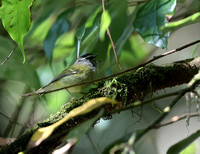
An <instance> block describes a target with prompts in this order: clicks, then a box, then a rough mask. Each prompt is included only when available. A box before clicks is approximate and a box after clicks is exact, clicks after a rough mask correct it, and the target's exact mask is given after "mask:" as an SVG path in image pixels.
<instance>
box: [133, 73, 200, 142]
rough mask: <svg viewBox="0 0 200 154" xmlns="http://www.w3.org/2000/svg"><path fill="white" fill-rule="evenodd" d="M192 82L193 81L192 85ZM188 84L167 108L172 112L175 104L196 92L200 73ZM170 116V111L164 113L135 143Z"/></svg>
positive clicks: (199, 81)
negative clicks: (192, 91)
mask: <svg viewBox="0 0 200 154" xmlns="http://www.w3.org/2000/svg"><path fill="white" fill-rule="evenodd" d="M191 81H193V82H192V83H191ZM191 81H190V82H189V83H190V84H188V87H187V88H184V89H182V90H181V91H180V92H179V94H178V95H177V96H176V97H175V98H174V99H173V101H172V102H171V103H170V104H169V106H168V107H167V108H168V109H169V110H171V109H172V108H173V107H174V106H175V104H176V103H177V102H178V101H179V99H180V98H181V97H182V96H183V95H184V94H185V93H186V92H189V91H191V90H194V88H195V87H196V86H197V85H198V84H199V83H200V73H198V74H197V75H195V76H194V78H193V79H192V80H191ZM168 114H169V111H165V112H163V113H162V114H161V115H160V116H159V118H158V119H157V120H156V121H154V122H153V123H152V124H151V125H150V126H148V127H147V128H146V129H144V130H143V131H142V132H141V133H140V134H138V136H137V137H136V140H135V141H138V140H139V139H140V138H141V137H143V136H144V135H145V134H146V133H147V132H149V131H150V130H151V129H153V128H154V127H155V126H156V125H158V124H159V123H160V122H161V121H162V120H163V119H164V118H165V117H166V116H167V115H168Z"/></svg>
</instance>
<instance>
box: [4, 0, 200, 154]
mask: <svg viewBox="0 0 200 154" xmlns="http://www.w3.org/2000/svg"><path fill="white" fill-rule="evenodd" d="M102 2H103V0H102V1H100V0H87V1H85V0H83V1H73V0H59V1H52V0H19V1H13V0H2V2H1V5H0V19H1V25H0V26H1V29H0V53H1V57H0V60H1V62H2V61H4V60H5V59H6V58H7V57H8V55H9V53H10V52H11V51H12V50H14V51H13V54H12V55H11V56H10V57H8V59H7V60H6V62H5V63H4V64H3V65H2V66H1V67H0V71H1V73H0V83H1V85H0V89H1V92H2V98H0V102H1V104H0V106H2V109H0V112H2V113H4V108H6V109H5V113H6V114H7V117H12V115H11V114H12V112H13V108H12V106H14V107H16V106H17V105H18V103H20V101H21V100H20V99H19V98H20V94H21V91H23V89H26V88H27V87H28V89H29V91H26V92H35V91H36V90H37V89H38V88H39V87H42V86H43V85H46V84H48V83H49V82H50V81H51V79H52V78H53V76H56V75H57V74H59V73H60V72H61V71H62V70H63V69H65V68H67V67H69V66H70V65H71V64H73V62H74V61H75V59H76V58H77V56H80V55H83V54H85V53H92V54H95V55H98V56H97V59H98V64H99V68H100V71H99V73H98V74H97V75H96V78H100V77H105V76H108V75H112V74H115V73H117V72H120V69H119V68H118V65H117V62H116V59H115V56H114V51H113V46H112V44H111V40H110V38H109V36H108V35H107V32H106V31H107V29H109V30H110V34H111V38H112V40H113V42H114V44H115V48H116V52H117V53H116V54H117V56H118V58H119V61H120V64H121V65H122V68H123V70H121V71H124V70H126V69H128V68H133V67H134V66H138V65H139V64H141V63H143V62H144V61H146V59H147V58H149V55H150V54H151V53H152V51H155V50H156V49H158V48H161V49H167V47H168V46H169V45H168V39H169V37H170V33H172V32H175V31H176V30H181V29H182V28H184V27H185V26H188V25H192V24H194V23H197V24H198V23H199V21H200V20H199V13H200V7H199V6H200V5H199V4H200V2H199V1H198V0H193V3H192V5H191V7H190V8H187V7H185V6H187V5H188V3H189V2H186V1H184V0H183V1H181V0H145V1H133V0H125V1H122V0H107V1H105V9H106V10H105V11H104V10H103V7H102ZM175 34H176V33H175ZM198 37H199V36H198ZM193 41H194V40H193ZM14 44H17V45H18V46H17V48H16V49H15V45H14ZM177 47H178V46H177ZM20 50H21V53H22V56H21V54H20ZM195 51H198V46H197V47H196V48H195ZM25 53H26V54H25ZM196 54H198V53H197V52H196ZM25 59H26V62H25ZM22 61H23V62H24V63H22ZM151 66H152V67H151ZM173 66H174V65H173ZM169 67H171V66H169ZM180 70H181V69H180V68H178V67H177V72H181V71H180ZM168 71H169V70H168V69H167V67H165V70H164V71H163V72H168ZM125 72H126V71H125ZM127 72H128V71H127ZM146 72H147V73H146ZM163 72H157V71H156V70H155V69H153V65H149V66H148V67H146V68H145V71H144V69H143V68H139V69H138V70H137V71H136V73H135V77H136V79H135V80H134V81H132V80H131V79H132V78H131V75H129V74H126V75H125V78H124V79H121V80H123V81H125V80H127V82H125V83H130V82H128V81H131V83H132V84H131V86H132V87H131V88H133V89H134V86H135V87H141V88H139V89H135V90H136V91H139V92H141V93H139V94H138V95H137V96H136V94H135V93H134V94H132V93H131V92H132V91H130V89H131V88H124V87H126V85H125V84H124V85H121V84H120V81H118V80H116V78H113V79H112V80H109V81H105V82H104V81H102V82H99V83H97V84H95V86H97V87H98V86H99V85H102V84H103V85H104V89H102V91H101V92H102V94H99V92H93V94H94V95H96V98H94V99H97V100H98V99H100V98H98V97H100V95H102V96H107V97H111V98H112V99H115V100H117V98H118V97H117V96H120V97H123V102H120V103H122V104H123V105H124V106H125V107H127V105H129V104H128V103H130V104H131V103H133V102H134V101H135V100H134V98H137V99H139V101H142V100H143V99H144V98H143V96H146V95H147V93H149V94H150V93H151V95H153V92H154V91H151V90H152V89H153V88H155V87H153V86H152V85H153V84H154V83H156V82H161V81H162V79H163V78H164V77H163V74H162V73H163ZM191 72H192V71H191ZM152 74H155V76H159V77H158V79H157V78H155V76H154V75H152ZM177 74H178V73H177ZM168 75H169V78H170V76H171V74H169V72H168ZM179 75H181V73H179ZM177 76H178V75H177ZM188 76H189V75H188ZM137 77H138V78H139V79H140V80H137ZM146 78H149V80H144V79H146ZM151 79H152V80H151ZM177 79H179V77H177V78H176V77H175V78H174V83H175V82H176V80H177ZM146 81H149V83H148V84H142V83H146ZM169 81H171V80H168V82H169ZM165 82H166V84H165V85H168V83H167V81H165ZM176 84H177V85H178V84H179V82H178V81H177V82H176ZM176 84H173V85H176ZM129 86H130V85H129ZM91 87H92V86H91ZM91 87H89V89H92V88H91ZM119 87H120V89H118V88H119ZM15 88H16V89H18V88H19V89H20V90H17V91H16V92H15ZM145 88H146V89H145ZM144 89H145V90H144ZM104 91H106V92H108V93H107V94H106V93H105V92H104ZM144 91H145V92H146V91H148V92H146V93H142V92H144ZM180 91H181V90H180ZM19 93H20V94H19ZM119 93H120V94H119ZM197 93H198V92H195V90H194V95H195V97H199V94H197ZM118 94H119V95H118ZM73 95H75V96H76V97H78V98H79V97H80V98H81V97H85V96H84V95H81V94H80V95H79V94H73ZM69 97H70V96H69V95H68V94H67V93H66V92H64V91H62V92H57V93H56V94H49V95H45V96H44V97H42V98H41V97H40V98H36V97H34V98H33V99H32V98H26V99H24V101H25V102H33V103H35V104H39V107H38V108H37V105H36V106H35V107H34V108H32V107H31V106H29V105H26V106H24V107H23V108H24V109H22V108H21V109H20V110H21V113H23V112H24V111H30V113H32V115H31V116H30V117H28V116H26V115H27V114H28V112H24V113H23V116H22V117H28V118H27V119H25V118H24V119H23V120H22V123H25V121H31V120H30V119H32V121H35V118H34V116H33V115H34V114H33V113H34V112H36V113H37V114H36V115H37V116H36V119H37V118H38V119H39V118H41V117H40V113H41V112H44V111H46V113H44V114H43V116H48V115H49V113H52V112H56V111H57V110H58V108H60V107H61V105H63V104H64V103H66V100H67V99H68V98H69ZM127 97H129V98H128V99H132V101H133V102H128V103H127V101H126V100H127ZM90 99H91V100H90ZM108 99H109V98H106V99H105V100H103V102H102V103H109V102H112V101H114V100H112V101H108ZM190 99H192V97H191V98H190ZM197 100H198V99H197ZM90 101H93V99H92V98H91V97H90V96H89V97H88V101H87V102H90ZM198 101H199V100H198ZM198 101H197V102H198ZM6 102H8V103H6ZM11 102H12V103H11ZM72 102H73V98H72ZM151 102H153V101H151ZM83 103H85V104H87V103H86V102H81V103H80V104H78V105H77V106H76V105H74V106H73V105H72V106H73V107H72V108H70V109H73V108H75V107H77V108H76V109H81V108H84V106H82V104H83ZM6 104H7V106H6ZM74 104H75V103H74ZM96 105H97V106H98V104H96ZM139 105H140V104H139ZM100 106H101V105H99V106H98V107H91V108H87V107H86V108H84V112H83V113H88V112H89V111H91V110H97V108H99V107H100ZM152 106H153V105H152ZM165 107H166V106H165ZM165 107H164V108H165ZM10 108H12V109H11V111H12V112H11V111H10ZM127 109H129V108H128V107H127ZM74 110H75V109H74ZM74 110H72V111H71V112H70V110H69V111H68V112H69V115H70V114H71V113H72V112H73V111H74ZM124 110H125V109H124ZM144 110H145V109H144ZM148 110H149V109H147V110H145V111H147V112H148ZM159 110H160V109H159ZM80 111H81V110H80ZM86 111H87V112H86ZM160 111H163V112H165V110H160ZM169 111H170V110H169ZM103 112H104V111H103V110H102V111H101V112H99V114H98V115H97V116H95V117H93V118H90V119H85V122H84V123H82V124H77V127H76V128H72V130H71V131H70V132H69V134H72V135H71V136H78V137H77V138H78V140H80V138H81V137H82V136H83V135H84V134H86V133H87V132H88V130H89V129H90V128H91V127H92V125H93V124H94V122H95V121H96V120H98V119H99V118H100V117H102V116H103V115H104V116H105V114H103ZM83 113H82V114H83ZM104 113H105V112H104ZM148 113H149V115H151V113H150V112H148ZM59 114H60V113H59ZM82 114H78V115H77V116H78V117H79V116H80V117H81V116H82ZM159 114H161V115H162V114H163V113H162V112H161V113H159ZM2 115H4V114H2ZM13 115H14V114H13ZM69 115H62V118H63V117H65V118H66V117H68V116H69ZM106 116H108V115H106ZM83 117H84V116H83ZM141 117H142V116H141ZM157 117H158V116H157ZM42 118H43V117H42ZM65 118H63V119H65ZM70 118H71V119H73V118H74V117H70ZM16 119H17V120H20V117H17V118H16ZM33 119H34V120H33ZM54 120H55V119H52V123H50V124H52V125H50V124H49V125H50V126H49V127H53V126H55V125H56V124H57V123H60V121H58V122H57V121H56V120H55V121H54ZM59 120H60V119H59ZM68 120H69V118H67V121H68ZM162 120H163V119H162ZM0 121H2V123H3V120H1V119H0ZM11 121H12V119H11ZM61 121H62V120H61ZM151 121H152V119H151ZM17 122H18V121H14V123H17ZM54 122H57V123H54ZM87 122H88V123H87ZM53 123H54V124H53ZM63 123H66V121H63V122H62V123H61V124H63ZM61 124H60V125H61ZM32 125H33V124H32ZM60 125H58V126H57V125H56V127H53V129H51V130H50V133H49V135H51V134H52V132H53V131H54V129H55V128H57V127H60ZM149 125H150V124H149V123H148V124H147V125H145V128H149V127H148V126H149ZM38 127H39V125H37V128H38ZM14 128H15V126H13V130H12V132H10V134H9V135H10V136H12V137H16V136H17V135H16V134H17V132H24V129H22V128H23V127H22V128H21V129H14ZM45 128H46V127H45ZM47 128H48V127H47ZM81 128H83V130H84V131H83V132H81ZM5 129H6V128H3V127H2V128H0V132H3V131H5ZM150 129H152V128H150ZM40 130H42V128H40V129H38V131H37V133H38V132H39V133H38V134H39V135H42V134H41V132H40ZM140 130H144V129H143V128H141V129H139V130H137V131H136V130H131V132H130V133H129V134H128V135H127V136H125V137H122V138H121V139H120V140H117V139H114V138H113V141H112V144H111V142H110V143H109V144H105V145H104V147H107V148H105V149H106V150H111V149H113V146H114V145H117V144H118V145H117V150H116V149H115V150H116V151H118V150H119V151H123V152H127V151H128V152H133V153H134V152H135V151H140V150H138V148H137V146H135V145H137V140H136V139H137V135H138V132H140ZM77 132H78V135H77V134H76V133H77ZM37 133H36V134H37ZM42 133H44V134H45V133H48V132H47V131H46V130H45V129H43V131H42ZM197 133H198V135H196V133H194V134H193V135H191V136H189V137H187V138H186V139H184V140H182V141H180V142H179V143H177V144H174V145H173V146H172V147H171V148H170V149H169V150H168V153H173V152H174V151H177V152H180V151H181V150H183V149H185V148H186V147H187V146H188V145H189V144H190V143H192V142H193V141H194V136H195V139H196V138H197V137H198V136H199V131H198V132H197ZM13 134H14V135H13ZM144 134H145V133H144ZM0 135H2V134H0ZM49 135H48V136H49ZM36 136H37V135H36ZM65 136H67V137H65V139H64V140H63V141H68V139H69V138H72V137H71V136H70V135H65ZM4 137H8V136H4ZM46 137H47V136H46ZM119 137H120V136H118V137H117V138H119ZM41 138H42V137H41ZM41 138H40V137H38V136H37V138H36V141H38V140H40V139H41ZM191 138H192V139H191ZM45 139H46V138H42V140H45ZM40 142H41V140H40ZM166 142H167V141H166ZM76 143H77V142H76ZM73 144H75V143H73ZM108 145H110V146H109V147H108ZM127 145H128V146H127ZM71 146H72V145H71ZM128 147H132V148H131V149H128ZM135 147H136V150H135V149H134V148H135ZM174 149H175V150H174ZM23 150H24V149H23ZM102 151H103V149H102Z"/></svg>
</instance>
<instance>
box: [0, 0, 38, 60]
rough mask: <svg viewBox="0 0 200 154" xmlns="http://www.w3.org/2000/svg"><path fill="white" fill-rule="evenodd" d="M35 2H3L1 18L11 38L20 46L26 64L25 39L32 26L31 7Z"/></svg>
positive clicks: (5, 0)
mask: <svg viewBox="0 0 200 154" xmlns="http://www.w3.org/2000/svg"><path fill="white" fill-rule="evenodd" d="M33 1H34V0H2V6H1V8H0V18H1V20H2V22H3V26H4V27H5V29H6V30H7V32H8V33H9V35H10V37H11V38H12V39H13V40H14V41H15V42H16V43H17V44H18V45H19V47H20V49H21V52H22V55H23V57H24V62H25V53H24V47H23V39H24V36H25V35H26V33H27V32H28V31H29V28H30V26H31V13H30V7H31V6H32V4H33Z"/></svg>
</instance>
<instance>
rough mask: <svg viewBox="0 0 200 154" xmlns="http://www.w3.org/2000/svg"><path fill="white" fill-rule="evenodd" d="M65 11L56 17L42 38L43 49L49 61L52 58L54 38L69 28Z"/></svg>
mask: <svg viewBox="0 0 200 154" xmlns="http://www.w3.org/2000/svg"><path fill="white" fill-rule="evenodd" d="M67 13H68V12H64V13H62V14H61V15H60V17H58V19H57V21H56V22H55V23H54V25H53V26H52V27H51V29H50V31H49V32H48V34H47V36H46V38H45V40H44V51H45V53H46V55H47V58H48V60H49V61H50V62H51V60H52V55H53V50H54V46H55V42H56V40H57V39H58V38H59V37H60V36H61V35H62V34H63V33H65V32H67V31H68V29H69V23H68V21H67V18H66V15H67Z"/></svg>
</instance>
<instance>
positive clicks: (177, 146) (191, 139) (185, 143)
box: [167, 130, 200, 154]
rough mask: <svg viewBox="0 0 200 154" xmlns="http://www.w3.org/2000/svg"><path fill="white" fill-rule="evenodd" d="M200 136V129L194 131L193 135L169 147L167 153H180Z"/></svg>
mask: <svg viewBox="0 0 200 154" xmlns="http://www.w3.org/2000/svg"><path fill="white" fill-rule="evenodd" d="M199 136H200V130H198V131H197V132H195V133H193V134H192V135H190V136H188V137H187V138H185V139H183V140H182V141H180V142H178V143H176V144H174V145H173V146H171V147H170V148H169V149H168V151H167V154H174V153H180V152H181V151H182V150H184V149H185V148H186V147H187V146H188V145H190V144H191V143H192V142H194V141H195V140H196V139H197V138H198V137H199Z"/></svg>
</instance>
